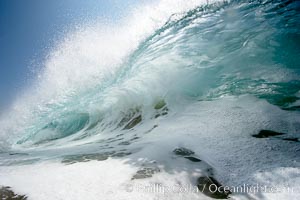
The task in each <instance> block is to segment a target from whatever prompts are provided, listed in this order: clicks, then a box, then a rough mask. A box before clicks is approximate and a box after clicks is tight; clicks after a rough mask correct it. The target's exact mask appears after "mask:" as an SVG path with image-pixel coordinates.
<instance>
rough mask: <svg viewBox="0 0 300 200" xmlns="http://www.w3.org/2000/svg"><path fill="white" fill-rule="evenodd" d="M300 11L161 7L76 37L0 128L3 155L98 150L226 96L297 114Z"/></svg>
mask: <svg viewBox="0 0 300 200" xmlns="http://www.w3.org/2000/svg"><path fill="white" fill-rule="evenodd" d="M205 2H206V1H205ZM179 5H180V6H179ZM145 10H146V11H149V12H148V14H145V13H146V12H145ZM299 10H300V5H299V3H298V2H297V1H288V0H286V1H221V2H218V1H215V2H211V3H210V4H206V3H203V2H201V1H199V2H198V1H193V2H191V3H185V4H184V3H182V2H179V3H178V4H174V5H172V6H171V5H170V4H168V2H165V1H162V2H161V3H160V4H159V5H158V6H156V7H154V9H153V8H152V7H145V8H143V9H142V11H135V12H134V13H133V14H131V15H130V17H131V18H132V19H131V20H128V19H126V20H127V21H126V23H125V25H123V26H120V27H119V28H114V27H113V26H107V25H106V26H104V25H99V24H96V25H95V24H93V25H88V26H86V27H82V28H81V29H80V30H76V31H73V32H70V33H68V34H67V35H66V37H65V39H64V40H63V41H61V43H59V44H58V45H57V47H56V48H55V49H53V50H52V52H51V53H50V54H49V56H48V58H47V60H46V62H45V68H44V69H43V70H42V71H41V72H40V74H39V75H38V78H37V81H36V84H35V85H34V86H33V87H32V88H30V90H29V91H27V92H26V93H27V94H24V95H22V98H20V99H18V100H17V102H16V103H15V106H14V110H13V111H11V113H10V114H8V115H7V116H5V119H2V121H1V123H2V125H1V138H4V139H3V141H5V143H3V145H2V147H3V148H16V149H46V148H50V149H56V148H62V147H70V146H78V145H81V146H82V145H83V146H89V145H91V146H92V145H93V144H95V143H101V141H106V142H107V140H108V139H110V138H117V137H116V136H117V135H118V134H120V133H122V132H124V131H129V132H130V130H131V129H132V128H134V127H135V126H138V125H139V124H140V123H142V122H145V121H149V120H154V119H156V118H158V117H162V116H163V117H171V116H172V113H177V112H180V110H181V109H182V108H183V107H184V106H185V105H188V104H191V103H192V102H196V101H215V100H218V99H222V98H224V97H226V96H241V95H249V94H250V95H252V96H255V97H257V98H260V99H265V100H267V101H268V102H269V103H271V104H273V105H276V106H278V107H280V108H281V109H285V110H290V111H294V110H296V111H297V110H298V109H299V98H300V93H299V90H300V81H299V80H300V70H299V69H300V68H299V63H300V55H299V53H300V46H299V42H300V34H299V33H300V12H299ZM195 123H197V122H195ZM139 137H140V136H139ZM103 144H104V143H103ZM104 146H105V145H104ZM85 148H87V147H85ZM87 149H88V148H87ZM92 149H93V148H91V151H94V149H93V150H92Z"/></svg>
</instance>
